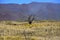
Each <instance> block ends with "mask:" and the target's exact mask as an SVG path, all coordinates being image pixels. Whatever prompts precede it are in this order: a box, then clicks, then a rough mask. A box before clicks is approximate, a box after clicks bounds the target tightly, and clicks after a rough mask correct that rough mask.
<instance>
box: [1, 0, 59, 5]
mask: <svg viewBox="0 0 60 40" xmlns="http://www.w3.org/2000/svg"><path fill="white" fill-rule="evenodd" d="M31 2H51V3H60V0H0V3H2V4H8V3H16V4H24V3H25V4H28V3H31Z"/></svg>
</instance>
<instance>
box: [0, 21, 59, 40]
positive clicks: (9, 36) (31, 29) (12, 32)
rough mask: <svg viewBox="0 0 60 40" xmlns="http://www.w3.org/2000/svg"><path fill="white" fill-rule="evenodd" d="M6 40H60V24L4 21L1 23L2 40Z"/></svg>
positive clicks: (0, 36)
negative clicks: (3, 39)
mask: <svg viewBox="0 0 60 40" xmlns="http://www.w3.org/2000/svg"><path fill="white" fill-rule="evenodd" d="M2 36H3V37H4V38H5V39H6V40H24V39H25V40H60V22H48V21H47V22H33V23H32V24H31V25H30V24H28V23H27V22H14V21H7V22H5V21H3V22H1V23H0V38H3V37H2Z"/></svg>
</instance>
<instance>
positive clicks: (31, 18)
mask: <svg viewBox="0 0 60 40" xmlns="http://www.w3.org/2000/svg"><path fill="white" fill-rule="evenodd" d="M33 20H34V16H33V15H30V16H29V17H28V22H29V24H32V22H33Z"/></svg>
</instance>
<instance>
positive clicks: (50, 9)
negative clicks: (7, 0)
mask: <svg viewBox="0 0 60 40" xmlns="http://www.w3.org/2000/svg"><path fill="white" fill-rule="evenodd" d="M30 14H32V15H35V19H36V20H48V19H49V20H60V4H56V3H37V2H33V3H30V4H20V5H19V4H0V20H27V19H28V16H29V15H30Z"/></svg>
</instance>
